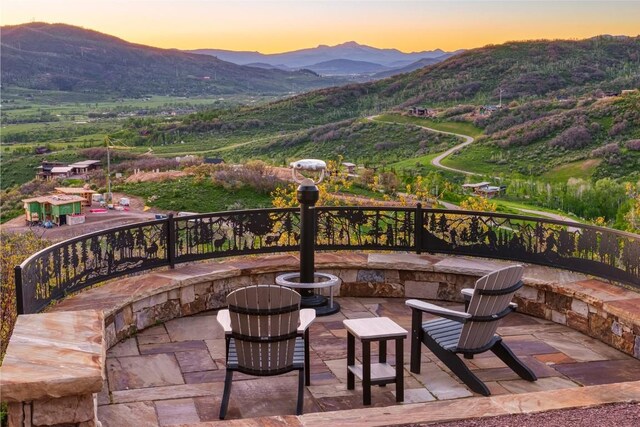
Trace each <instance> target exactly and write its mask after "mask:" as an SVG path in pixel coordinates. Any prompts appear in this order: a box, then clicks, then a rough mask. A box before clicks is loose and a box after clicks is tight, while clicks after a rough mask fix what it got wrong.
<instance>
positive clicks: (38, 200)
mask: <svg viewBox="0 0 640 427" xmlns="http://www.w3.org/2000/svg"><path fill="white" fill-rule="evenodd" d="M84 200H85V199H84V198H82V197H80V196H75V195H71V196H69V195H49V196H40V197H33V198H30V199H24V200H22V203H23V204H24V212H25V219H26V221H27V223H28V224H37V223H39V222H42V223H44V222H46V221H51V222H52V223H54V224H57V225H64V224H68V223H77V222H84V221H77V220H75V219H71V217H74V216H75V217H80V216H82V203H83V202H84Z"/></svg>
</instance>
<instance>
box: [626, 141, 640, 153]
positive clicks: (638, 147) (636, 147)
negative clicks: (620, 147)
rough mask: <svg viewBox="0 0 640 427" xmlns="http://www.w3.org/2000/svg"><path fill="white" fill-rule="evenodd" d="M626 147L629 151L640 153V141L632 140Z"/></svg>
mask: <svg viewBox="0 0 640 427" xmlns="http://www.w3.org/2000/svg"><path fill="white" fill-rule="evenodd" d="M624 146H625V147H627V150H631V151H640V139H630V140H629V141H627V143H626V144H625V145H624Z"/></svg>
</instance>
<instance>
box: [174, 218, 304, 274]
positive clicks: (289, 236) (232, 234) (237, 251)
mask: <svg viewBox="0 0 640 427" xmlns="http://www.w3.org/2000/svg"><path fill="white" fill-rule="evenodd" d="M174 223H175V242H176V258H175V259H176V262H184V261H193V260H198V259H208V258H218V257H225V256H230V255H248V254H260V253H272V252H286V251H295V250H298V245H299V240H300V212H299V211H298V210H297V209H259V210H247V211H234V212H222V213H212V214H204V215H197V216H189V217H177V218H174Z"/></svg>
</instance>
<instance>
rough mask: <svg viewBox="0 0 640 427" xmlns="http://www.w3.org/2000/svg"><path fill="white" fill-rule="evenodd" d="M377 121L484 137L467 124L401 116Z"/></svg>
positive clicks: (386, 115)
mask: <svg viewBox="0 0 640 427" xmlns="http://www.w3.org/2000/svg"><path fill="white" fill-rule="evenodd" d="M374 120H376V121H381V122H391V123H404V124H412V125H416V126H426V127H428V128H432V129H435V130H440V131H443V132H452V133H459V134H462V135H469V136H472V137H474V138H477V137H478V136H480V135H482V129H480V128H478V127H476V126H474V125H473V124H471V123H467V122H449V121H440V120H432V119H425V118H421V117H411V116H401V115H399V114H381V115H379V116H377V117H375V118H374Z"/></svg>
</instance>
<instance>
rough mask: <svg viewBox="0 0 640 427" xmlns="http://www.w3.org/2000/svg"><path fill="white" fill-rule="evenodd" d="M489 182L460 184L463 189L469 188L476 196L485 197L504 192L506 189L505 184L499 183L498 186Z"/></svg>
mask: <svg viewBox="0 0 640 427" xmlns="http://www.w3.org/2000/svg"><path fill="white" fill-rule="evenodd" d="M490 184H491V183H489V182H487V181H483V182H478V183H474V184H462V189H463V190H470V191H472V192H473V193H475V194H477V195H478V196H482V197H486V198H488V199H490V198H492V197H495V196H498V195H500V194H502V193H504V192H505V191H506V190H507V186H506V185H501V186H499V187H497V186H494V185H490Z"/></svg>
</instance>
